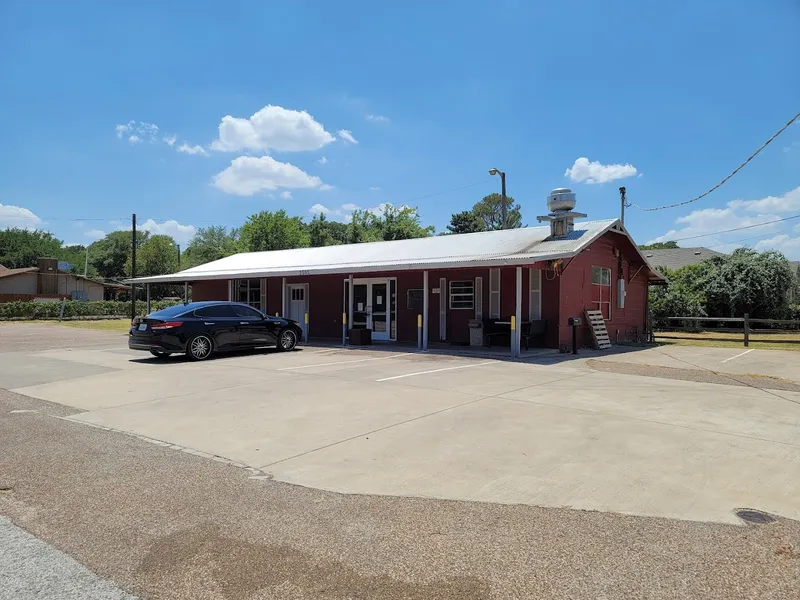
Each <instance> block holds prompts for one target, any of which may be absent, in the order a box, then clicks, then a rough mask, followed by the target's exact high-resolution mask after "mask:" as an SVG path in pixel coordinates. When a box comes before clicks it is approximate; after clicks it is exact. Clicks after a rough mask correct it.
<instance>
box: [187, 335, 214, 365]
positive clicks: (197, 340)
mask: <svg viewBox="0 0 800 600" xmlns="http://www.w3.org/2000/svg"><path fill="white" fill-rule="evenodd" d="M213 350H214V344H213V342H212V341H211V338H210V337H208V336H207V335H196V336H194V337H193V338H192V339H190V340H189V343H188V344H186V356H188V357H189V358H190V359H191V360H205V359H207V358H208V357H209V356H211V352H212V351H213Z"/></svg>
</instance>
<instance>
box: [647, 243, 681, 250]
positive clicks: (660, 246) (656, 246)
mask: <svg viewBox="0 0 800 600" xmlns="http://www.w3.org/2000/svg"><path fill="white" fill-rule="evenodd" d="M678 247H679V246H678V242H656V243H655V244H642V245H640V246H639V250H671V249H673V248H678Z"/></svg>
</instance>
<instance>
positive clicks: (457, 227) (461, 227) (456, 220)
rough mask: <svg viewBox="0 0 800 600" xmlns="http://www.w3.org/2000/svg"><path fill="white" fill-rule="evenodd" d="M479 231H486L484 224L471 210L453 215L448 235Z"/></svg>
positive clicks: (448, 227)
mask: <svg viewBox="0 0 800 600" xmlns="http://www.w3.org/2000/svg"><path fill="white" fill-rule="evenodd" d="M478 231H484V222H483V219H481V218H480V217H478V216H477V215H476V214H475V213H474V212H472V211H471V210H464V211H462V212H459V213H453V215H452V216H451V217H450V224H449V225H448V226H447V233H476V232H478Z"/></svg>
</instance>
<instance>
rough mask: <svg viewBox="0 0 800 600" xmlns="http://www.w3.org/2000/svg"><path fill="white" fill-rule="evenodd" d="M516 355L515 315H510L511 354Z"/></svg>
mask: <svg viewBox="0 0 800 600" xmlns="http://www.w3.org/2000/svg"><path fill="white" fill-rule="evenodd" d="M516 355H517V317H516V316H515V315H511V356H512V357H515V356H516Z"/></svg>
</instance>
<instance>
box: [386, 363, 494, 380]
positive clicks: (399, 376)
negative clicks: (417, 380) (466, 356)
mask: <svg viewBox="0 0 800 600" xmlns="http://www.w3.org/2000/svg"><path fill="white" fill-rule="evenodd" d="M494 362H495V361H493V360H487V361H485V362H480V363H474V364H471V365H460V366H458V367H445V368H444V369H432V370H430V371H417V372H416V373H406V374H405V375H395V376H393V377H384V378H383V379H376V380H375V381H390V380H392V379H402V378H403V377H416V376H417V375H427V374H428V373H441V372H442V371H455V370H456V369H468V368H469V367H480V366H481V365H490V364H492V363H494Z"/></svg>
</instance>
